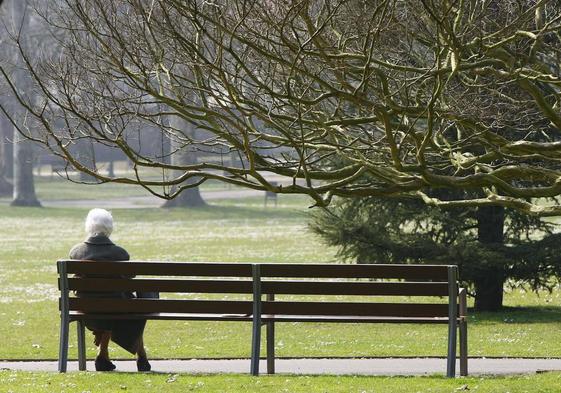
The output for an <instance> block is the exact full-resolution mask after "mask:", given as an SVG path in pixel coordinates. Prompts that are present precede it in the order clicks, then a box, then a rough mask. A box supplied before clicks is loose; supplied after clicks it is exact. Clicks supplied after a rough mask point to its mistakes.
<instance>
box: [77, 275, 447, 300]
mask: <svg viewBox="0 0 561 393" xmlns="http://www.w3.org/2000/svg"><path fill="white" fill-rule="evenodd" d="M68 288H69V289H70V290H78V291H90V292H110V291H146V292H149V291H159V292H186V293H252V291H253V286H252V282H251V281H248V280H159V279H111V278H69V279H68ZM261 291H262V293H264V294H269V293H272V294H279V295H297V294H302V295H380V296H391V295H396V296H447V295H448V285H447V284H446V283H435V282H356V281H329V282H327V281H323V282H322V281H263V282H262V283H261Z"/></svg>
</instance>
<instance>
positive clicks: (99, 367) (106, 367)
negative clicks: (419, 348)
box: [95, 356, 117, 371]
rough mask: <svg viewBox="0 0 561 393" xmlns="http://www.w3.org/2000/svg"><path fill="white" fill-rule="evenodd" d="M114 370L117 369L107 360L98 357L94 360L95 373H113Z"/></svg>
mask: <svg viewBox="0 0 561 393" xmlns="http://www.w3.org/2000/svg"><path fill="white" fill-rule="evenodd" d="M116 368H117V367H116V366H115V365H114V364H113V363H111V360H109V359H106V358H102V357H99V356H98V357H96V358H95V371H113V370H115V369H116Z"/></svg>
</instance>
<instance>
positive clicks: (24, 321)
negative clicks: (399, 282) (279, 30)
mask: <svg viewBox="0 0 561 393" xmlns="http://www.w3.org/2000/svg"><path fill="white" fill-rule="evenodd" d="M124 187H125V186H119V185H102V186H95V187H91V186H83V185H73V184H71V183H68V182H62V181H60V180H57V179H53V180H50V179H42V180H39V181H38V183H37V190H38V194H39V197H40V199H42V200H43V201H44V202H45V205H46V206H51V207H45V208H42V209H38V208H12V207H9V206H8V203H7V202H8V201H7V200H4V201H2V200H0V214H1V215H2V217H3V225H2V226H1V227H0V335H1V337H2V340H3V344H2V345H1V346H0V359H4V360H11V359H29V360H41V359H50V360H53V359H56V358H57V345H58V327H59V323H58V322H59V319H58V318H59V315H58V306H57V297H58V291H57V287H56V267H55V261H56V260H57V259H60V258H64V257H66V255H67V253H68V250H69V249H70V247H71V246H72V245H73V244H75V243H78V242H80V241H82V240H83V237H84V233H83V229H82V228H83V219H84V217H85V214H86V213H87V210H88V207H87V206H89V202H91V206H92V207H93V206H95V204H96V202H95V201H96V200H107V199H111V198H119V197H120V196H121V195H123V192H126V195H128V196H129V197H130V198H131V200H137V201H138V200H143V199H142V198H143V197H145V196H146V195H145V194H143V191H142V190H138V189H135V188H124ZM204 191H205V193H207V194H208V195H210V194H209V193H213V192H216V194H212V195H213V197H212V198H209V202H210V205H209V206H208V207H206V208H201V209H176V210H167V209H159V208H157V207H146V208H144V207H142V206H140V207H139V206H136V207H137V208H135V209H130V208H122V209H112V211H113V215H114V218H115V221H116V228H115V231H114V235H113V239H114V240H115V241H116V242H117V243H119V244H120V245H122V246H123V247H125V248H126V249H127V250H128V251H129V252H130V254H131V255H132V258H133V259H135V260H161V261H226V262H237V261H243V262H299V263H305V262H337V256H336V250H335V249H333V248H329V247H326V246H325V245H324V244H323V243H322V242H321V239H319V238H317V237H316V236H315V235H313V234H312V233H311V232H309V231H308V229H307V222H308V216H307V213H308V211H309V209H308V206H309V205H310V201H309V200H307V199H306V198H305V197H286V196H280V197H279V201H278V206H276V207H273V206H269V207H267V208H265V207H264V206H263V196H261V195H255V196H245V197H243V198H240V199H230V198H223V197H222V196H223V195H222V194H220V192H224V191H227V190H225V189H223V188H221V186H220V185H215V184H211V185H208V186H205V188H204ZM135 198H137V199H135ZM71 201H81V202H80V203H72V202H71ZM84 201H85V202H88V203H85V202H84ZM66 202H67V203H66ZM64 206H70V207H64ZM560 292H561V291H559V287H557V288H556V290H554V291H553V292H552V293H547V292H542V293H539V294H534V293H532V292H528V291H526V290H524V289H523V288H517V289H513V290H510V291H509V292H508V293H507V294H506V296H505V304H506V306H507V308H506V309H505V310H504V311H502V312H499V313H472V314H471V315H470V319H469V324H470V327H469V329H470V330H469V332H470V337H469V346H470V356H497V357H561V340H560V337H561V294H560ZM250 329H251V327H250V325H249V324H245V323H205V322H180V321H170V322H151V323H150V325H149V328H148V329H147V335H146V340H145V341H146V343H147V347H148V351H149V353H150V354H151V356H152V357H153V358H162V359H165V358H246V357H247V356H248V352H249V348H248V342H249V336H250ZM445 329H446V328H445V327H443V326H414V327H411V326H408V325H394V326H391V329H388V326H385V325H348V326H347V325H345V328H344V329H343V328H341V325H337V324H320V325H315V324H303V325H302V324H283V325H281V326H280V327H279V329H278V333H277V334H278V337H277V342H276V352H277V354H278V356H281V357H304V356H308V357H310V356H311V357H333V356H367V357H368V356H376V357H378V356H443V355H444V354H445V352H446V331H445ZM72 333H73V332H72ZM75 342H76V341H75V337H74V336H71V338H70V343H71V347H70V357H71V358H74V357H75V356H76V346H75ZM94 354H95V351H94V348H93V344H89V345H88V357H89V358H91V357H93V356H95V355H94ZM112 356H113V357H114V358H128V357H129V356H128V355H127V354H126V353H124V352H122V351H119V350H114V352H113V353H112ZM158 390H159V391H165V392H175V391H178V392H179V391H204V392H225V391H228V392H245V391H252V392H275V391H279V392H282V391H285V392H454V391H468V390H469V391H477V392H557V391H558V392H561V373H556V372H552V373H542V374H534V375H513V376H507V377H493V376H484V377H470V378H458V379H455V380H449V379H445V378H443V377H442V376H431V377H391V378H384V377H365V376H348V377H336V376H328V375H326V376H314V377H312V376H287V375H277V376H273V377H270V376H264V377H259V378H252V377H249V376H245V375H188V374H180V375H173V374H136V373H132V374H128V373H119V374H98V373H91V372H90V373H69V374H66V375H59V374H54V373H27V372H15V371H10V370H3V371H0V392H10V391H11V392H14V393H15V392H18V393H19V392H86V391H89V392H113V391H120V392H122V391H135V392H137V391H138V392H141V391H158Z"/></svg>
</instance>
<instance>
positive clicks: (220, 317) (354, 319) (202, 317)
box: [70, 311, 448, 324]
mask: <svg viewBox="0 0 561 393" xmlns="http://www.w3.org/2000/svg"><path fill="white" fill-rule="evenodd" d="M70 318H71V319H72V320H74V321H75V320H87V319H151V320H181V321H231V322H251V321H252V316H251V315H247V314H194V313H189V314H178V313H145V314H138V313H135V314H131V313H129V314H104V313H100V314H82V313H79V312H76V311H72V312H71V314H70ZM261 320H262V322H264V323H266V322H333V323H339V322H343V323H412V324H415V323H423V324H426V323H430V324H446V323H448V318H443V317H440V318H428V317H358V316H350V317H349V316H344V315H343V316H337V317H336V316H325V315H314V316H311V315H309V316H306V315H267V314H265V315H263V316H262V318H261Z"/></svg>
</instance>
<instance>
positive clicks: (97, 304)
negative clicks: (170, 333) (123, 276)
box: [68, 298, 252, 315]
mask: <svg viewBox="0 0 561 393" xmlns="http://www.w3.org/2000/svg"><path fill="white" fill-rule="evenodd" d="M68 300H69V309H70V311H80V312H84V313H98V312H102V313H125V314H126V313H157V312H165V313H202V314H204V313H210V314H247V315H249V314H251V312H252V302H251V301H234V300H233V301H224V300H160V299H114V298H70V299H68Z"/></svg>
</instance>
